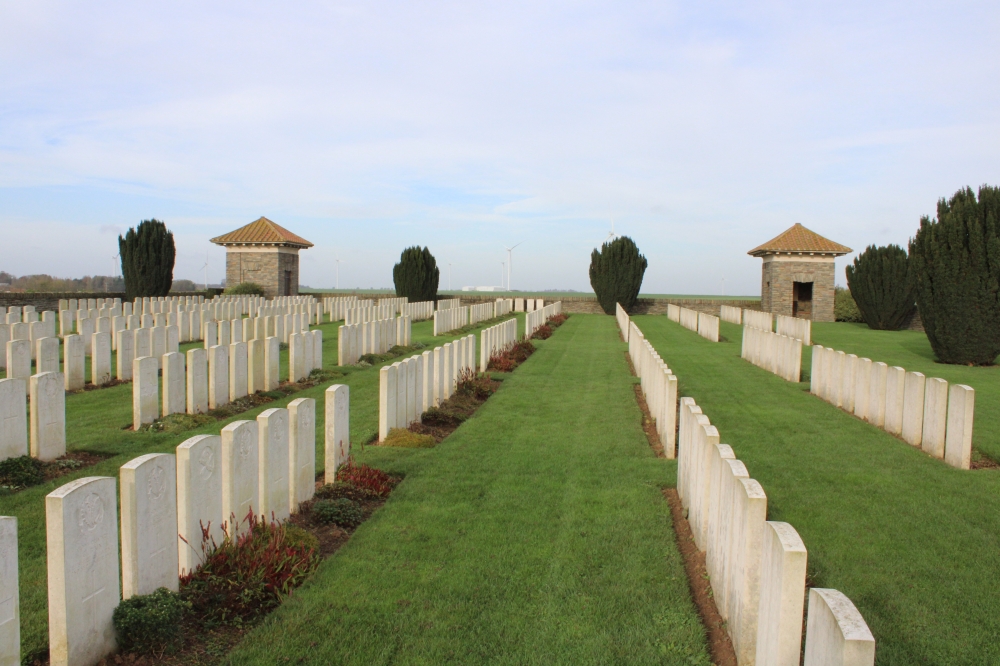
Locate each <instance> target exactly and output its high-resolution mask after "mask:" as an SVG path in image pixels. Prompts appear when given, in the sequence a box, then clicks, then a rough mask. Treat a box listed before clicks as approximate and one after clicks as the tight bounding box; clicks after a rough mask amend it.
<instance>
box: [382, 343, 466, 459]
mask: <svg viewBox="0 0 1000 666" xmlns="http://www.w3.org/2000/svg"><path fill="white" fill-rule="evenodd" d="M475 367H476V336H475V335H474V334H470V335H467V336H465V337H462V338H459V339H457V340H454V341H452V342H448V343H446V344H444V345H443V346H441V347H435V348H434V349H433V350H427V351H425V352H423V353H422V354H418V355H416V356H411V357H409V358H407V359H404V360H402V361H399V362H396V363H393V364H392V365H387V366H383V367H382V368H381V369H380V370H379V394H378V395H379V403H378V404H379V408H378V438H379V441H380V442H381V441H384V440H385V438H386V436H387V435H388V434H389V431H390V430H392V429H393V428H407V427H409V425H410V424H411V423H414V422H417V421H420V418H421V415H422V414H423V413H424V412H426V411H427V410H428V409H430V408H431V407H437V406H439V405H440V404H441V403H442V402H444V401H445V400H447V399H448V398H450V397H451V396H452V394H453V393H454V392H455V386H456V385H457V384H458V380H459V378H460V377H461V375H462V373H463V371H466V370H474V369H475Z"/></svg>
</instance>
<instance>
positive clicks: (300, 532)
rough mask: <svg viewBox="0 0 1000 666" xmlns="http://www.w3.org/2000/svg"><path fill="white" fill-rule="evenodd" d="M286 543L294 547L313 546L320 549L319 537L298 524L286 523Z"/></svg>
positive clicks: (317, 549)
mask: <svg viewBox="0 0 1000 666" xmlns="http://www.w3.org/2000/svg"><path fill="white" fill-rule="evenodd" d="M285 544H286V545H287V546H289V547H292V548H312V549H314V550H316V551H319V539H317V538H316V535H315V534H313V533H312V532H310V531H309V530H306V529H303V528H301V527H298V526H297V525H288V524H286V525H285Z"/></svg>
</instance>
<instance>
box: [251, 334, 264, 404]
mask: <svg viewBox="0 0 1000 666" xmlns="http://www.w3.org/2000/svg"><path fill="white" fill-rule="evenodd" d="M247 390H248V391H249V392H250V393H256V392H257V391H263V390H264V340H263V339H258V338H254V339H253V340H250V341H249V342H248V343H247Z"/></svg>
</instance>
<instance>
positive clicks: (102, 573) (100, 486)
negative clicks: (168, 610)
mask: <svg viewBox="0 0 1000 666" xmlns="http://www.w3.org/2000/svg"><path fill="white" fill-rule="evenodd" d="M325 402H326V404H325V411H326V419H325V428H324V432H325V447H324V448H325V458H326V464H325V469H326V472H325V480H326V482H327V483H332V482H333V480H334V478H335V474H336V470H337V468H338V467H339V466H340V465H341V464H342V463H344V462H345V461H346V460H347V458H348V455H349V454H350V435H349V433H350V424H349V418H350V408H349V389H348V387H347V386H344V385H335V386H331V387H329V388H328V389H327V390H326V393H325ZM315 478H316V404H315V400H313V399H312V398H298V399H296V400H293V401H291V402H290V403H289V404H288V408H287V409H285V408H276V409H268V410H266V411H264V412H262V413H261V414H260V415H259V416H258V417H257V419H256V421H235V422H233V423H230V424H229V425H227V426H226V427H225V428H223V430H222V432H221V434H220V435H215V436H213V435H197V436H195V437H192V438H190V439H188V440H186V441H185V442H184V443H182V444H181V445H180V446H178V447H177V449H176V455H170V454H157V453H154V454H148V455H144V456H140V457H138V458H136V459H134V460H132V461H129V462H128V463H126V464H125V465H123V466H122V467H121V469H120V481H119V483H118V488H116V483H115V479H114V478H113V477H86V478H82V479H77V480H76V481H72V482H70V483H68V484H66V485H64V486H62V487H60V488H57V489H56V490H55V491H53V492H52V493H49V494H48V495H47V496H46V497H45V523H46V525H45V526H46V553H47V560H48V608H49V659H50V662H51V663H52V664H53V666H90V665H91V664H94V663H96V662H97V661H98V660H100V659H101V658H103V657H104V656H106V655H107V654H110V653H111V652H113V651H114V650H115V649H116V644H115V631H114V627H113V624H112V615H113V613H114V610H115V608H116V607H117V606H118V604H119V602H120V601H121V599H122V598H125V599H128V598H130V597H132V596H134V595H141V594H150V593H152V592H154V591H155V590H157V589H159V588H160V587H165V588H167V589H168V590H174V591H176V590H177V589H178V587H179V585H178V582H179V581H178V579H179V576H181V575H184V574H185V573H190V572H192V571H193V570H195V569H196V568H197V567H198V566H200V564H201V563H202V561H203V556H204V554H205V552H204V551H203V543H202V528H203V527H204V528H205V529H206V530H207V532H208V534H209V536H210V538H211V539H212V540H214V542H215V543H217V544H218V543H221V541H222V538H223V529H224V527H223V524H224V523H225V524H226V525H227V526H228V527H227V528H226V529H228V531H229V533H230V534H235V533H238V532H240V531H242V530H245V529H246V528H247V523H246V519H247V517H248V516H249V515H251V514H252V515H256V516H259V517H261V518H262V519H263V520H265V521H271V520H276V521H283V520H286V519H287V518H288V517H289V515H290V514H291V513H295V512H297V511H298V508H299V505H300V504H301V503H302V502H305V501H308V500H309V499H311V498H312V496H313V494H314V492H315V484H316V481H315ZM116 490H118V491H119V492H120V497H116V494H117V493H116ZM119 500H120V504H121V524H120V530H121V532H120V536H121V541H120V546H121V551H120V554H121V570H120V571H119V564H118V563H119V521H118V510H117V506H118V502H119ZM119 579H120V580H121V587H120V588H119ZM0 600H2V606H0V608H2V609H3V610H4V616H2V617H3V619H4V620H5V621H4V622H0V665H3V666H7V665H8V664H20V622H19V615H20V612H19V598H18V568H17V519H16V518H13V517H0Z"/></svg>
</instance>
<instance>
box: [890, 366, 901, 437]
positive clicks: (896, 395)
mask: <svg viewBox="0 0 1000 666" xmlns="http://www.w3.org/2000/svg"><path fill="white" fill-rule="evenodd" d="M905 385H906V370H904V369H903V368H900V367H898V366H893V367H891V368H887V369H886V371H885V430H886V432H889V433H892V434H893V435H899V434H900V433H902V432H903V393H904V388H905Z"/></svg>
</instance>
